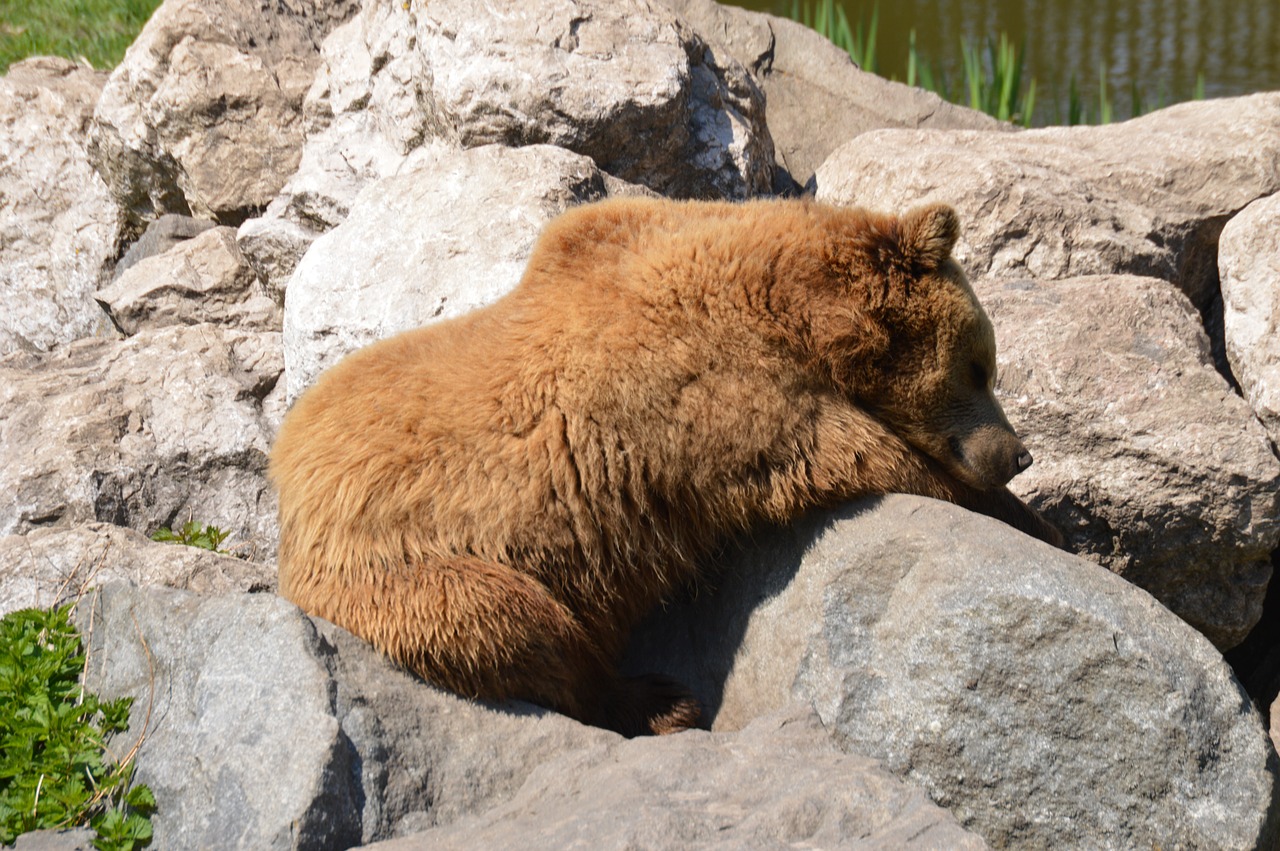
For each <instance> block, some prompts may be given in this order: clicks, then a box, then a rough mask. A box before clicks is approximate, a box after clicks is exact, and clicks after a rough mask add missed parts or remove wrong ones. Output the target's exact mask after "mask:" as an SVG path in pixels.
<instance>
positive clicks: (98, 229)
mask: <svg viewBox="0 0 1280 851" xmlns="http://www.w3.org/2000/svg"><path fill="white" fill-rule="evenodd" d="M105 79H106V78H105V75H103V74H101V73H98V72H95V71H94V70H93V69H91V68H85V67H83V66H79V65H76V64H75V63H72V62H68V61H67V60H65V59H53V58H50V57H40V58H36V59H29V60H27V61H25V62H19V63H16V64H15V65H13V66H11V67H10V69H9V73H8V74H7V75H5V76H4V77H0V151H3V155H0V355H5V354H8V353H10V352H15V351H19V350H25V351H48V350H49V349H51V348H54V347H56V346H58V345H61V344H64V343H68V342H70V341H72V340H76V339H79V338H81V337H88V336H91V335H93V334H95V333H99V332H104V331H105V332H109V331H110V329H111V324H110V322H108V321H107V319H106V316H105V315H104V314H103V312H102V309H101V308H100V307H98V305H97V303H95V302H94V300H93V291H94V290H95V289H97V288H98V284H99V281H100V279H101V276H102V275H103V273H104V270H106V269H108V268H109V266H110V264H111V261H112V260H114V258H115V250H116V240H117V238H118V236H119V210H118V209H117V208H116V205H115V202H114V201H113V200H112V198H111V195H110V194H109V193H108V192H107V187H106V184H104V183H103V182H102V179H101V178H100V177H98V175H97V173H96V172H95V171H94V170H93V166H91V165H90V163H89V158H88V155H87V154H86V153H85V140H86V132H87V130H88V123H89V116H90V115H92V113H93V105H94V103H95V102H96V101H97V98H98V93H99V92H100V91H101V89H102V85H103V83H104V82H105Z"/></svg>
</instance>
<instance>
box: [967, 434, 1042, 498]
mask: <svg viewBox="0 0 1280 851" xmlns="http://www.w3.org/2000/svg"><path fill="white" fill-rule="evenodd" d="M958 443H959V445H958V446H955V444H953V448H955V449H958V450H959V451H958V452H957V453H956V454H957V455H958V456H959V457H958V458H957V460H958V461H959V462H960V464H961V465H962V466H963V467H965V468H967V469H968V472H969V477H971V478H972V479H973V480H976V481H973V484H976V485H979V486H980V487H988V488H996V487H1000V486H1002V485H1005V484H1007V483H1008V482H1009V480H1010V479H1012V478H1013V477H1014V476H1016V475H1018V474H1019V473H1021V472H1022V471H1023V470H1025V469H1027V468H1028V467H1030V466H1031V463H1032V460H1033V459H1032V457H1031V453H1030V452H1028V451H1027V447H1026V446H1024V445H1023V443H1022V441H1021V440H1019V439H1018V436H1017V435H1016V434H1014V433H1013V431H1012V430H1006V429H1004V428H1001V427H998V426H988V427H985V428H980V429H978V430H977V431H975V432H973V433H971V434H970V435H969V436H968V437H966V438H962V439H961V440H960V441H958ZM969 477H966V478H969Z"/></svg>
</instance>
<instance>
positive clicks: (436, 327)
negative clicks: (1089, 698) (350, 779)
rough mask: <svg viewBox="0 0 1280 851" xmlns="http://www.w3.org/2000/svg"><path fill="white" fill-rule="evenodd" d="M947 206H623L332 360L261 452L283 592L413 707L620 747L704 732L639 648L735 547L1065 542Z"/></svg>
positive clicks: (574, 218) (593, 207)
mask: <svg viewBox="0 0 1280 851" xmlns="http://www.w3.org/2000/svg"><path fill="white" fill-rule="evenodd" d="M959 233H960V224H959V220H958V218H957V215H956V213H955V211H954V210H953V209H951V208H950V207H948V206H945V205H929V206H923V207H919V208H916V209H913V210H910V211H908V212H906V213H905V214H902V215H900V216H899V215H890V214H883V213H877V212H872V211H869V210H864V209H856V208H839V207H833V206H827V205H823V204H820V203H817V202H815V201H812V200H781V199H771V200H759V201H750V202H742V203H728V202H707V201H670V200H664V199H647V198H644V199H637V198H628V199H617V200H610V201H604V202H600V203H596V204H590V205H585V206H581V207H578V208H575V209H571V210H570V211H568V212H566V213H564V214H563V215H561V216H560V217H558V218H557V219H555V220H553V221H552V222H551V223H550V224H549V225H548V226H546V228H545V229H544V230H543V232H542V234H541V235H540V236H539V238H538V240H537V241H536V243H535V246H534V248H533V251H532V253H531V256H530V259H529V261H528V264H527V267H526V269H525V272H524V274H523V276H522V278H521V279H520V281H519V283H518V285H517V286H516V287H515V289H514V290H512V291H511V292H510V293H508V294H507V295H506V296H504V297H503V298H501V299H500V300H498V301H496V302H494V303H493V304H491V305H489V306H487V307H484V308H482V309H479V310H476V311H474V312H472V313H469V314H467V315H464V316H461V317H458V318H454V319H451V320H447V321H442V322H439V323H437V324H432V325H429V326H426V327H423V328H419V329H416V330H411V331H408V332H405V333H402V334H399V335H398V336H394V337H391V338H388V339H385V340H382V341H379V342H376V343H374V344H372V345H370V346H368V347H367V348H364V349H362V350H359V351H356V352H354V353H352V354H349V355H347V356H346V357H345V358H344V359H343V360H341V361H340V362H338V363H337V364H336V365H334V366H333V367H331V368H330V369H329V370H327V371H326V372H325V373H323V374H322V375H321V376H320V378H319V379H318V380H317V381H316V382H315V384H314V385H313V386H312V387H310V388H309V389H308V390H306V391H305V392H304V393H303V394H302V395H301V396H300V397H299V398H298V400H297V401H296V403H295V404H294V405H293V407H292V409H291V410H290V411H289V412H288V414H287V416H286V417H285V420H284V422H283V424H282V426H281V429H280V432H279V435H278V437H277V440H276V442H275V445H274V447H273V448H272V453H271V458H270V477H271V480H272V482H273V484H274V486H275V488H276V490H277V493H278V496H279V519H280V536H281V537H280V548H279V589H280V593H281V594H282V595H283V596H285V597H286V598H288V599H289V600H291V601H293V602H294V603H296V604H297V605H298V606H300V607H301V608H302V609H303V610H305V611H306V612H308V613H309V614H311V615H314V616H318V617H321V618H324V619H326V620H329V621H331V622H333V623H335V624H337V625H339V626H341V627H344V628H346V629H347V630H349V631H351V632H353V633H355V634H356V635H359V636H362V637H363V638H365V639H367V640H368V641H370V642H371V643H372V644H373V645H375V646H376V647H377V648H379V649H380V650H381V651H383V652H384V653H385V654H386V655H388V656H389V657H390V658H391V659H393V660H394V661H395V662H397V663H399V664H400V665H402V666H404V667H405V668H408V669H409V670H410V671H412V672H414V673H416V674H418V675H419V676H421V677H422V678H423V679H425V680H426V681H428V682H430V683H433V684H435V685H438V686H441V687H444V688H446V689H449V690H452V691H454V692H456V693H458V694H461V695H465V696H468V697H472V698H479V699H489V700H498V701H501V700H508V699H522V700H526V701H530V702H532V703H535V704H540V705H542V706H544V707H549V708H551V709H554V710H556V711H559V712H561V713H564V714H566V715H569V716H571V717H573V718H575V719H578V720H579V721H581V722H584V723H587V724H591V725H595V726H600V727H605V728H608V729H611V730H615V731H617V732H619V733H622V734H623V735H626V736H634V735H641V734H655V733H668V732H674V731H677V730H682V729H685V728H689V727H693V726H696V725H697V724H698V723H699V717H700V711H701V710H700V707H699V706H698V704H697V702H696V701H695V700H694V699H693V698H692V697H691V696H690V694H689V693H688V692H687V691H686V690H685V689H684V688H683V687H682V686H681V685H679V684H678V683H674V682H671V681H669V680H666V679H664V678H661V677H657V676H646V677H635V678H623V677H622V676H620V675H619V673H618V668H617V665H618V661H619V657H620V656H621V654H622V652H623V650H624V646H625V644H626V642H627V639H628V636H629V634H630V632H631V630H632V629H633V627H634V626H636V624H637V622H638V621H639V620H640V619H641V618H642V617H643V616H645V615H646V614H647V613H648V612H650V610H652V609H653V608H655V606H656V605H657V604H658V603H660V602H661V601H662V600H663V599H664V598H667V597H668V596H669V595H671V594H672V593H673V591H675V590H676V589H678V588H680V587H681V586H688V585H690V584H692V583H694V582H695V581H696V579H697V577H698V576H699V572H700V570H703V569H705V567H706V566H707V562H708V560H709V559H711V557H712V556H713V555H714V554H715V553H716V551H717V548H718V547H721V546H723V544H724V543H725V542H727V541H728V540H729V539H730V538H732V537H733V536H735V535H740V534H742V533H744V532H747V531H748V530H750V529H752V527H755V526H757V525H763V524H786V523H788V522H790V521H793V520H794V519H796V518H797V517H798V516H799V515H800V514H801V513H802V512H805V511H807V510H809V509H811V508H815V507H818V506H829V505H833V504H837V503H840V502H843V501H846V500H849V499H852V498H855V497H860V496H864V495H872V494H885V493H889V492H902V493H911V494H919V495H923V496H928V497H935V498H938V499H945V500H950V501H952V502H954V503H957V504H959V505H961V506H965V507H968V508H970V509H973V510H975V511H979V512H982V513H984V514H987V515H990V516H992V517H996V518H999V519H1001V520H1003V521H1005V522H1007V523H1009V524H1011V525H1012V526H1014V527H1016V528H1018V529H1020V530H1022V531H1024V532H1026V533H1029V534H1031V535H1033V536H1036V537H1038V538H1041V539H1043V540H1045V541H1048V542H1050V543H1053V544H1055V545H1061V541H1062V538H1061V535H1060V534H1059V533H1058V531H1057V530H1056V529H1055V528H1053V527H1052V526H1051V525H1049V524H1048V523H1047V522H1046V521H1045V520H1044V519H1043V518H1042V517H1041V516H1040V515H1039V514H1038V513H1037V512H1036V511H1035V510H1034V509H1032V508H1030V507H1029V506H1027V505H1026V504H1024V503H1023V502H1022V501H1021V500H1019V499H1018V498H1017V497H1016V496H1014V495H1013V494H1012V493H1010V492H1009V490H1008V489H1007V488H1006V487H1005V485H1006V484H1007V483H1008V482H1009V480H1010V479H1011V478H1013V477H1014V476H1015V475H1017V474H1018V473H1019V472H1021V471H1023V470H1025V469H1026V468H1027V466H1028V465H1030V464H1031V455H1030V454H1029V452H1028V451H1027V449H1026V447H1025V446H1024V445H1023V443H1022V442H1021V441H1020V440H1019V438H1018V437H1017V435H1016V434H1015V433H1014V430H1013V429H1012V427H1011V426H1010V425H1009V422H1008V420H1007V419H1006V417H1005V415H1004V413H1003V411H1002V410H1001V407H1000V405H999V403H998V402H997V401H996V399H995V396H994V394H993V386H994V381H995V377H996V344H995V336H994V331H993V328H992V325H991V322H990V320H989V319H988V318H987V316H986V314H985V313H984V312H983V310H982V308H981V306H980V305H979V303H978V300H977V298H976V297H975V295H974V293H973V290H972V289H971V288H970V286H969V283H968V281H967V279H966V277H965V275H964V273H963V272H962V270H961V269H960V267H959V265H958V264H957V262H956V261H955V259H954V258H953V257H952V256H951V255H952V249H953V247H954V246H955V243H956V241H957V239H958V237H959Z"/></svg>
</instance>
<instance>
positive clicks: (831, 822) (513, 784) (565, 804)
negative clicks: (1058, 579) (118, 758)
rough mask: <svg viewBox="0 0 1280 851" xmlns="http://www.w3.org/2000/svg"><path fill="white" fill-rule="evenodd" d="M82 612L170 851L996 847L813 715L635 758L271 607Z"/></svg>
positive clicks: (146, 604)
mask: <svg viewBox="0 0 1280 851" xmlns="http://www.w3.org/2000/svg"><path fill="white" fill-rule="evenodd" d="M77 618H78V620H79V622H80V623H81V624H82V625H87V624H89V623H92V624H93V630H92V632H91V633H88V634H90V637H91V642H92V643H91V646H90V648H89V649H90V653H89V655H90V660H91V661H90V667H89V672H88V676H89V684H90V687H91V688H94V689H95V690H97V691H99V692H100V693H102V694H105V695H107V696H112V697H114V696H119V695H133V696H135V697H136V698H137V699H136V701H135V703H134V706H133V711H132V715H131V722H132V723H131V726H130V730H129V732H128V734H127V735H126V740H127V741H128V742H129V743H130V744H132V743H133V742H134V741H139V742H140V746H139V751H138V755H137V775H136V777H137V780H138V781H139V782H144V783H147V784H148V785H149V786H150V787H151V788H152V790H153V791H154V792H155V795H156V799H157V802H158V804H159V806H158V809H157V812H156V815H155V816H154V817H153V822H154V825H155V832H156V844H157V846H158V847H163V848H167V849H168V848H172V849H184V848H206V847H227V846H233V845H234V846H239V847H252V848H299V849H312V848H346V847H350V846H351V845H355V844H360V843H362V842H364V843H367V842H372V841H375V840H379V839H388V838H390V837H392V836H397V835H400V836H404V835H408V834H417V835H416V836H410V837H409V838H407V839H404V840H401V841H399V842H394V843H390V846H389V847H399V848H405V847H408V848H413V847H461V846H463V845H466V847H477V844H475V843H478V844H479V845H481V846H485V847H488V846H489V845H490V844H492V843H498V844H501V843H502V842H504V841H506V840H507V839H510V838H512V837H519V838H520V840H521V841H520V843H519V844H521V845H527V844H530V843H532V847H565V846H563V845H558V844H557V843H558V842H560V841H565V842H570V841H572V840H573V839H575V838H585V839H586V840H587V841H590V842H591V843H592V844H593V845H599V844H600V843H604V844H605V845H609V844H610V838H611V837H616V838H618V839H622V838H624V837H627V836H632V837H636V838H638V839H641V840H643V841H644V844H645V847H652V848H671V849H675V848H685V847H690V845H689V844H686V843H688V842H690V841H691V842H692V843H693V845H694V846H695V847H696V846H705V845H708V844H711V842H709V840H719V841H720V842H723V841H725V840H726V839H729V840H732V841H733V842H734V844H735V845H736V846H737V847H771V846H769V845H768V844H767V843H766V844H765V845H761V844H753V843H761V842H765V841H766V840H770V841H773V842H775V843H776V842H777V841H784V842H785V841H802V840H808V841H810V842H818V843H820V844H822V845H823V847H831V848H846V847H883V848H894V847H905V848H930V847H947V848H981V847H983V846H982V843H981V841H980V840H978V839H977V838H976V837H974V836H971V835H967V834H965V833H964V831H962V830H961V829H960V828H959V827H958V825H957V824H956V823H955V821H954V819H952V818H951V817H950V816H948V815H947V814H946V813H945V812H943V811H941V810H939V809H938V808H937V807H936V806H934V805H932V804H930V803H929V802H928V801H927V800H926V799H925V798H924V796H923V795H922V794H921V793H920V792H919V791H918V790H915V789H912V788H911V787H910V786H908V785H907V784H904V783H902V782H901V781H899V780H897V779H895V778H892V777H890V776H888V775H886V774H885V773H884V772H882V771H881V770H879V769H878V768H876V767H875V765H874V763H873V762H872V761H871V760H869V759H867V758H864V757H856V756H849V755H845V754H842V753H840V752H839V751H838V750H837V749H836V748H835V747H834V746H833V745H832V743H831V742H830V740H829V737H828V736H827V735H826V734H825V732H824V731H823V730H822V729H821V727H820V726H819V725H818V724H817V723H816V722H815V720H814V719H813V718H812V716H811V715H810V714H808V713H804V712H801V713H796V712H794V711H792V712H788V713H786V714H784V715H781V716H779V717H776V718H774V719H771V720H766V721H764V722H762V723H761V724H757V725H756V726H754V727H753V728H751V729H749V730H747V731H745V732H744V733H743V734H741V735H735V734H726V735H711V734H707V733H695V734H691V735H685V736H677V737H671V738H668V739H666V740H662V741H657V740H646V741H639V740H635V741H630V742H628V741H626V740H623V739H622V738H620V737H619V736H617V735H616V734H613V733H609V732H606V731H603V730H597V729H594V728H590V727H584V726H582V725H580V724H578V723H576V722H574V721H571V720H569V719H567V718H564V717H562V716H559V715H556V714H554V713H551V712H547V711H545V710H541V709H537V708H535V707H531V706H528V705H526V704H518V703H512V704H506V705H501V706H491V705H485V704H481V703H476V702H472V701H467V700H464V699H462V698H458V697H454V696H452V695H449V694H446V693H444V692H441V691H439V690H437V689H434V688H432V687H431V686H428V685H425V684H423V683H422V682H420V681H418V680H416V679H414V678H413V677H411V676H409V675H407V674H405V673H404V672H402V671H399V670H397V669H394V668H393V667H392V666H391V665H390V664H389V663H388V662H387V661H386V660H385V659H383V658H382V657H380V656H379V655H378V654H377V653H376V652H375V651H374V650H373V649H372V648H370V647H369V646H368V645H367V644H365V643H364V642H362V641H360V640H358V639H356V638H354V637H353V636H351V635H350V634H348V633H346V632H344V631H343V630H340V629H337V628H336V627H333V626H332V625H330V624H327V623H324V622H322V621H314V622H313V621H312V620H311V619H309V618H307V617H306V616H305V615H303V614H302V613H301V612H300V611H299V610H298V609H297V608H296V607H294V606H292V605H290V604H288V603H286V602H284V601H283V600H280V599H279V598H276V597H274V596H270V595H255V596H246V595H229V596H214V597H208V596H198V595H192V594H187V593H182V592H177V591H165V590H159V589H139V588H134V587H131V586H126V585H120V584H111V585H107V586H105V587H104V588H103V589H102V591H101V593H100V594H98V595H94V596H92V597H91V598H88V599H86V600H85V601H83V602H82V603H81V606H80V609H79V611H78V614H77ZM584 801H586V802H588V803H591V802H597V803H599V804H600V806H602V807H605V806H607V807H609V808H610V809H601V810H596V811H595V812H594V814H593V812H592V811H591V810H590V809H589V808H584V806H583V803H584ZM533 810H537V811H538V812H540V813H545V812H547V811H551V812H553V813H555V814H556V815H555V817H554V818H552V819H548V818H546V817H544V816H536V817H534V816H532V813H531V811H533ZM864 840H871V841H872V844H870V845H864V844H858V843H859V842H862V841H864ZM468 843H471V844H468ZM900 843H901V844H900ZM493 847H497V846H496V845H495V846H493Z"/></svg>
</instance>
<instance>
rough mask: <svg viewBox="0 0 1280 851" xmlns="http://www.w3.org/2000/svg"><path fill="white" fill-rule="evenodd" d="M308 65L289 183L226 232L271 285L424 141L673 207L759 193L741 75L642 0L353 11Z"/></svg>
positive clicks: (745, 77)
mask: <svg viewBox="0 0 1280 851" xmlns="http://www.w3.org/2000/svg"><path fill="white" fill-rule="evenodd" d="M323 56H324V62H323V64H322V66H321V69H320V71H319V72H318V73H317V75H316V81H315V85H314V86H313V87H312V89H311V91H310V93H309V94H308V96H307V103H306V116H307V130H306V135H307V142H306V147H305V149H304V152H303V155H302V160H301V163H300V165H299V168H298V173H297V174H296V175H294V176H293V178H292V179H291V180H290V181H289V184H288V186H286V187H285V189H284V191H283V192H282V194H281V196H280V197H279V198H277V199H276V200H275V201H274V202H272V204H271V206H270V207H269V208H268V209H267V211H266V214H265V215H264V216H263V218H262V219H260V220H259V221H257V222H256V223H254V224H252V225H249V224H246V226H245V227H244V229H242V231H241V246H242V248H243V249H244V251H245V252H246V253H247V254H248V255H250V257H251V258H253V262H254V263H255V265H257V266H258V267H259V269H260V271H262V272H263V273H264V278H265V279H266V280H267V281H268V283H269V285H270V286H272V287H277V288H279V287H283V285H284V281H285V279H287V277H288V274H289V273H290V272H291V271H292V268H293V266H294V265H296V259H295V258H297V257H301V255H302V253H303V252H305V250H306V246H307V245H308V244H309V242H310V241H311V240H312V239H314V238H315V237H316V236H317V235H319V234H320V233H323V232H325V231H326V230H328V229H330V228H332V227H334V226H336V225H337V224H339V223H340V222H342V221H343V220H344V219H345V218H346V216H347V212H348V210H349V209H350V207H351V204H352V203H353V202H354V200H355V197H356V195H357V194H358V193H359V192H360V190H361V189H363V188H364V187H365V186H367V185H368V184H370V183H372V182H373V181H375V180H377V179H379V178H382V177H389V176H393V175H395V174H397V173H399V172H400V171H401V170H402V169H403V168H404V163H405V159H406V157H408V156H409V155H410V154H412V153H413V152H414V151H415V150H417V149H419V148H420V147H422V146H423V145H426V144H428V143H430V142H431V141H433V140H435V141H439V142H444V143H447V144H449V145H451V146H455V147H456V146H460V147H464V148H473V147H480V146H485V145H489V144H501V145H506V146H525V145H539V144H548V145H555V146H559V147H562V148H566V149H568V150H572V151H575V152H577V153H579V154H582V155H584V156H587V157H590V158H592V159H593V160H594V161H595V163H596V165H597V166H598V167H599V168H600V170H601V171H604V172H607V173H609V174H611V175H614V176H616V177H618V178H620V179H622V180H624V181H627V182H630V183H639V184H643V185H645V186H648V187H650V188H652V189H654V190H656V191H658V192H660V193H662V194H665V195H672V196H678V197H716V198H721V197H723V198H745V197H748V196H751V195H756V194H760V193H765V192H768V191H769V190H770V188H771V186H772V179H773V159H774V155H773V149H772V142H771V141H770V138H769V133H768V129H767V128H766V126H765V124H764V103H763V97H762V96H761V94H760V92H759V90H758V88H757V87H756V86H755V83H754V82H753V80H752V79H751V76H750V75H749V74H748V73H747V72H746V70H745V69H744V68H742V67H741V66H740V65H739V64H738V63H736V62H734V61H733V60H732V59H731V58H729V57H727V56H720V55H719V54H717V53H715V52H714V51H712V50H710V49H708V48H707V46H706V45H705V44H704V43H703V42H702V41H701V39H699V38H698V37H697V36H696V35H695V34H694V33H693V32H692V31H691V30H689V29H688V28H687V27H686V26H685V25H683V24H682V23H681V22H680V21H679V20H678V19H677V18H676V17H675V16H674V15H673V14H672V13H671V12H670V11H669V10H668V9H666V8H665V7H662V6H658V5H655V4H653V3H651V2H649V0H624V2H616V1H615V2H603V1H602V0H548V2H545V3H539V4H536V5H530V4H528V3H526V2H523V0H502V2H497V3H486V4H482V5H480V6H476V5H475V4H473V3H466V2H461V0H433V2H432V3H430V4H400V3H395V4H368V5H367V6H366V7H365V9H364V11H363V12H362V13H361V14H360V16H359V17H357V18H355V19H353V20H352V21H351V22H350V23H348V24H347V25H346V26H344V27H341V28H340V29H338V30H337V31H335V32H334V33H333V35H331V36H330V37H329V38H328V39H327V40H326V41H325V44H324V47H323ZM259 246H261V247H259Z"/></svg>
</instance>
